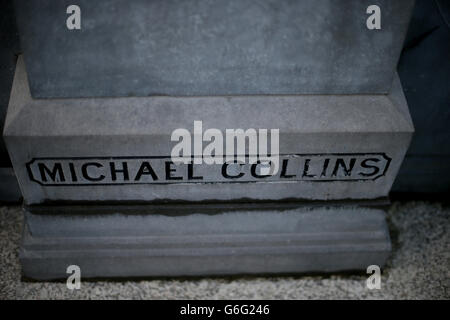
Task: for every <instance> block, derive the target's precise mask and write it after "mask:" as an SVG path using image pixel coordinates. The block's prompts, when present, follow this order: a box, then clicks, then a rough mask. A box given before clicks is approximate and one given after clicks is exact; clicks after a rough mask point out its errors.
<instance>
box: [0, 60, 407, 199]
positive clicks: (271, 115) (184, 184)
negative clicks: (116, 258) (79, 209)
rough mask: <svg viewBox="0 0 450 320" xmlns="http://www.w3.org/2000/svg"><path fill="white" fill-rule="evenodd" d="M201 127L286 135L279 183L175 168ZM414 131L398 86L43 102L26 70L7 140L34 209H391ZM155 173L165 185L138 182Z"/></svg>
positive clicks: (20, 75) (20, 70)
mask: <svg viewBox="0 0 450 320" xmlns="http://www.w3.org/2000/svg"><path fill="white" fill-rule="evenodd" d="M195 120H202V121H203V128H204V130H206V128H218V129H219V130H222V131H223V132H225V129H238V128H242V129H244V130H246V129H248V128H256V129H258V128H266V129H273V128H276V129H279V132H280V134H279V135H280V137H279V153H280V155H281V156H280V161H281V162H280V170H279V171H278V173H277V175H275V176H273V177H266V178H261V177H256V176H255V174H254V172H253V171H252V168H253V167H252V166H249V165H244V166H242V167H241V168H239V167H238V168H236V167H234V168H233V167H232V166H230V167H229V168H228V167H226V168H227V170H228V171H227V173H228V174H229V175H237V173H239V171H236V170H239V169H240V170H241V171H242V172H241V173H242V174H243V176H242V177H239V178H238V179H231V178H229V177H227V176H226V175H224V172H223V168H224V167H223V166H221V165H204V164H202V165H193V166H192V168H191V169H192V170H191V171H190V168H189V165H180V166H172V165H171V164H170V154H171V150H172V148H173V147H174V145H175V144H176V142H171V140H170V137H171V133H172V132H173V130H175V129H177V128H186V129H187V130H189V131H191V132H192V130H193V124H194V121H195ZM413 130H414V129H413V125H412V122H411V119H410V116H409V112H408V107H407V105H406V101H405V99H404V96H403V93H402V89H401V85H400V83H399V81H398V79H397V78H396V79H395V81H394V85H393V89H392V92H391V93H390V94H389V95H300V96H247V97H234V96H233V97H177V98H176V97H141V98H136V97H129V98H97V99H32V98H31V95H30V92H29V88H28V83H27V77H26V71H25V68H24V64H23V60H22V59H19V63H18V66H17V72H16V76H15V79H14V84H13V90H12V95H11V101H10V105H9V109H8V114H7V119H6V124H5V130H4V136H5V141H6V143H7V146H8V151H9V153H10V156H11V159H12V163H13V166H14V170H15V173H16V175H17V177H18V180H19V185H20V187H21V190H22V193H23V195H24V200H25V203H26V204H39V203H44V202H60V201H71V202H76V201H79V202H95V201H129V202H156V201H228V200H232V201H236V200H245V201H247V200H252V201H253V200H288V199H293V200H339V199H377V198H382V197H386V196H387V195H388V192H389V190H390V188H391V185H392V183H393V181H394V178H395V176H396V174H397V171H398V169H399V166H400V164H401V162H402V160H403V157H404V155H405V152H406V150H407V148H408V145H409V142H410V139H411V136H412V132H413ZM203 147H205V144H204V145H203ZM327 159H328V160H327ZM284 161H286V167H285V171H283V169H282V167H283V162H284ZM327 161H328V166H329V168H327V169H326V174H325V175H324V176H322V175H321V172H323V170H324V169H325V167H326V166H327V165H326V163H327ZM365 161H366V162H365ZM367 161H368V162H367ZM124 162H125V163H126V164H125V165H127V170H126V172H127V174H126V175H127V177H125V173H124V172H120V171H117V170H121V169H123V166H124ZM145 162H148V163H150V164H151V166H152V167H153V171H154V176H153V175H150V174H146V175H143V176H141V178H140V179H135V177H137V172H138V171H139V169H140V168H141V166H142V165H143V163H145ZM92 163H94V164H93V165H92ZM167 163H169V164H167ZM352 163H353V165H352ZM364 163H365V164H366V166H364ZM369 164H370V167H371V168H368V167H367V166H368V165H369ZM59 166H60V168H59ZM308 166H309V169H308V170H307V168H306V167H308ZM344 166H345V167H347V168H350V167H352V166H353V169H351V170H350V172H347V173H346V172H345V170H344ZM83 167H84V168H85V169H86V168H88V169H89V170H91V171H89V170H87V169H86V171H85V172H84V173H83ZM375 167H376V168H375ZM168 168H169V169H170V170H173V171H170V172H169V171H168ZM332 168H334V169H333V170H332ZM336 168H338V169H337V171H336V172H335V170H336ZM72 169H73V170H74V171H73V172H72ZM53 170H56V171H54V172H53V174H52V171H53ZM58 170H61V172H60V171H58ZM305 170H306V171H305ZM113 171H114V172H115V174H113ZM86 172H87V173H86ZM236 172H237V173H236ZM252 172H253V173H252ZM147 173H148V171H147ZM283 173H284V175H283ZM305 173H307V174H306V175H305ZM199 176H202V177H203V178H202V179H200V178H198V177H199ZM173 177H178V178H173ZM174 179H179V180H174ZM93 180H97V181H93Z"/></svg>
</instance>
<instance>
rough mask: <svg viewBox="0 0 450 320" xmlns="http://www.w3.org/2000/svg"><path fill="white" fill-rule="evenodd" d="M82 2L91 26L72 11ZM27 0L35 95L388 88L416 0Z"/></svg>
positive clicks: (20, 5) (23, 12)
mask: <svg viewBox="0 0 450 320" xmlns="http://www.w3.org/2000/svg"><path fill="white" fill-rule="evenodd" d="M72 4H77V5H78V6H79V7H80V9H81V29H80V30H69V29H68V28H67V27H66V19H67V18H68V14H66V8H67V7H68V6H69V5H72ZM372 4H374V1H371V0H353V1H334V0H302V1H292V0H258V1H253V0H252V1H250V0H231V1H230V0H228V1H221V0H213V1H211V0H194V1H183V0H169V1H146V0H133V1H128V0H127V1H126V0H107V1H106V0H102V1H100V0H97V1H89V0H78V1H76V3H73V1H69V0H63V1H60V0H20V1H17V6H16V11H17V21H18V27H19V31H20V36H21V42H22V47H23V50H24V53H25V59H26V62H27V66H28V68H29V69H28V70H29V78H30V86H31V93H32V96H33V97H35V98H46V97H105V96H106V97H108V96H149V95H175V96H182V95H189V96H192V95H194V96H199V95H201V96H211V95H249V94H250V95H255V94H278V95H280V94H304V93H308V94H312V93H313V94H342V93H344V94H349V93H352V94H353V93H387V92H388V91H389V89H390V86H391V84H392V78H393V75H394V71H395V66H396V64H397V61H398V57H399V55H400V51H401V48H402V45H403V40H404V37H405V34H406V30H407V28H408V23H409V18H410V15H411V11H412V8H413V4H414V1H413V0H395V1H391V0H378V1H376V3H375V4H377V5H378V6H379V7H380V9H381V29H380V30H369V29H368V28H367V27H366V20H367V18H368V17H369V15H368V14H367V13H366V10H367V8H368V6H370V5H372Z"/></svg>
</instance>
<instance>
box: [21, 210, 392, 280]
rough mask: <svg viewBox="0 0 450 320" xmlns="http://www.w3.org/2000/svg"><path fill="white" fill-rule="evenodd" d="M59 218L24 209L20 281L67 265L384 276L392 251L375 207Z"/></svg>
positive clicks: (128, 272)
mask: <svg viewBox="0 0 450 320" xmlns="http://www.w3.org/2000/svg"><path fill="white" fill-rule="evenodd" d="M202 207H203V205H199V206H198V208H199V209H200V210H201V209H202ZM129 209H131V210H132V209H133V207H131V208H129ZM30 210H32V208H31V209H30ZM55 210H56V211H58V209H57V208H56V209H55V207H53V209H52V213H54V212H55ZM60 210H61V212H60V213H59V214H35V213H33V212H30V211H28V209H26V214H25V233H24V238H23V245H22V248H21V252H20V260H21V263H22V271H23V274H24V275H25V276H26V277H29V278H34V279H39V280H47V279H58V278H66V277H67V276H68V275H67V274H66V269H67V267H68V266H69V265H78V266H79V267H80V269H81V276H82V277H83V278H92V277H95V278H99V277H144V276H194V275H203V276H204V275H226V274H259V273H297V272H335V271H344V270H366V268H367V267H368V266H369V265H372V264H375V265H379V266H380V267H382V266H383V265H384V263H385V262H386V259H387V257H388V255H389V252H390V250H391V245H390V239H389V233H388V229H387V225H386V221H385V214H384V211H382V210H379V209H373V208H363V207H359V208H356V207H345V206H344V207H342V206H341V207H339V208H337V207H327V208H325V207H316V208H311V207H299V208H297V209H292V210H284V211H280V210H264V206H261V207H260V208H259V210H252V211H248V210H242V209H239V208H238V209H235V210H233V211H227V210H225V211H222V212H218V213H215V214H202V213H197V211H196V209H195V208H189V209H185V211H186V213H188V214H187V215H173V216H170V215H161V214H123V213H121V212H120V211H118V210H117V209H114V207H112V208H111V210H110V211H109V213H105V214H101V215H98V214H97V215H92V214H81V215H80V214H71V210H70V209H68V208H67V207H64V208H62V209H60Z"/></svg>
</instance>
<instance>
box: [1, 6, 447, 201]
mask: <svg viewBox="0 0 450 320" xmlns="http://www.w3.org/2000/svg"><path fill="white" fill-rule="evenodd" d="M0 12H2V14H1V15H0V129H1V132H3V124H4V121H5V115H6V109H7V106H8V100H9V94H10V90H11V84H12V78H13V74H14V67H15V63H16V59H17V55H18V54H19V53H20V51H21V50H20V45H19V39H18V33H17V29H16V26H15V18H14V9H13V5H12V0H4V1H2V4H1V9H0ZM449 21H450V1H447V0H434V1H430V0H417V1H416V7H415V9H414V13H413V17H412V20H411V23H410V27H409V31H408V35H407V38H406V41H405V45H404V49H403V52H402V55H401V58H400V62H399V65H398V72H399V74H400V78H401V82H402V85H403V89H404V91H405V95H406V98H407V101H408V105H409V108H410V111H411V116H412V118H413V122H414V125H415V128H416V133H415V135H414V139H413V141H412V144H411V147H410V149H409V151H408V154H407V156H406V159H405V161H404V163H403V165H402V168H401V170H400V173H399V175H398V177H397V180H396V182H395V184H394V187H393V191H394V192H408V193H422V194H423V193H439V194H443V193H446V192H449V191H450V27H449ZM10 165H11V164H10V161H9V157H8V154H7V151H6V148H5V144H4V142H3V139H2V138H0V169H1V168H5V167H10ZM0 184H2V181H0ZM3 187H6V188H7V189H8V186H3ZM2 189H3V188H0V192H1V191H2ZM0 198H1V197H0Z"/></svg>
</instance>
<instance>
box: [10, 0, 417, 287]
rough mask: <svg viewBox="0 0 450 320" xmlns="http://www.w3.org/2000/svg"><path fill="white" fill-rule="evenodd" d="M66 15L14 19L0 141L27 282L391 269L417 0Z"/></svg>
mask: <svg viewBox="0 0 450 320" xmlns="http://www.w3.org/2000/svg"><path fill="white" fill-rule="evenodd" d="M69 5H73V3H69V2H67V3H66V2H64V1H50V0H47V1H18V4H17V7H16V11H17V15H18V23H19V30H20V34H21V41H22V45H23V48H24V58H25V59H23V58H22V57H20V58H19V61H18V64H17V68H16V74H15V79H14V83H13V89H12V93H11V99H10V104H9V108H8V114H7V118H6V122H5V129H4V137H5V141H6V143H7V147H8V151H9V153H10V157H11V160H12V163H13V165H14V170H15V173H16V175H17V178H18V181H19V184H20V188H21V191H22V193H23V196H24V212H25V227H24V228H25V230H24V237H23V244H22V248H21V252H20V259H21V261H22V266H23V272H24V275H25V276H28V277H31V278H35V279H55V278H63V277H65V276H66V269H67V267H68V266H69V265H78V266H79V267H80V268H81V270H82V275H83V276H84V277H113V276H120V277H124V276H174V275H208V274H240V273H286V272H289V273H292V272H333V271H342V270H365V269H366V268H367V267H368V266H369V265H372V264H376V265H379V266H383V265H384V263H385V261H386V259H387V257H388V254H389V252H390V240H389V233H388V230H387V226H386V221H385V216H384V211H383V210H382V206H383V205H385V204H386V203H388V193H389V190H390V188H391V186H392V183H393V181H394V179H395V177H396V174H397V172H398V170H399V167H400V164H401V162H402V160H403V157H404V155H405V153H406V150H407V148H408V145H409V142H410V140H411V136H412V133H413V125H412V122H411V118H410V116H409V111H408V107H407V104H406V101H405V98H404V96H403V92H402V88H401V85H400V82H399V80H398V78H397V76H396V74H395V65H396V62H397V59H398V55H399V53H400V49H401V47H402V41H403V38H404V35H405V32H406V29H407V25H408V20H409V16H410V13H411V10H412V6H413V2H412V1H409V0H403V1H395V2H394V1H379V2H378V6H377V8H378V9H376V8H375V9H373V8H372V9H373V10H374V11H371V10H372V9H370V8H369V7H370V6H371V3H369V2H367V3H366V1H347V2H339V3H338V2H334V1H327V0H321V1H314V2H313V1H295V2H292V1H284V0H283V1H272V0H261V1H256V2H255V1H251V2H250V1H202V0H198V1H192V2H190V1H189V2H186V1H176V0H173V1H165V2H147V1H128V2H125V1H119V0H114V1H95V2H92V1H90V2H88V1H78V3H77V6H78V9H79V12H81V20H80V29H77V28H75V29H70V28H68V27H67V26H66V18H67V17H69V16H70V14H73V12H75V13H76V10H75V11H70V10H67V11H68V12H69V14H67V13H66V8H67V7H68V6H69ZM372 7H373V6H372ZM377 10H380V12H381V19H382V20H381V29H378V28H369V27H370V25H369V22H368V21H367V20H368V19H369V18H370V16H371V14H372V13H373V14H375V15H376V11H377ZM36 12H39V14H36ZM69 18H70V17H69ZM61 19H62V20H61ZM38 44H39V47H38V46H37V45H38ZM239 129H241V130H239ZM228 133H232V134H234V135H231V136H229V135H228ZM213 142H214V144H213ZM255 142H256V143H255ZM273 142H275V143H273ZM230 143H231V144H230ZM229 144H230V145H231V146H232V148H231V149H228V145H229ZM181 145H182V146H188V147H186V148H184V147H183V148H181V149H182V150H183V151H186V150H187V149H189V150H188V151H192V153H190V154H189V156H188V157H183V158H182V159H181V160H182V162H183V163H179V162H180V161H176V159H175V158H174V156H175V155H176V153H175V152H174V150H175V149H176V150H178V149H177V148H179V147H180V146H181ZM212 145H214V146H215V149H214V150H215V152H214V153H208V152H207V150H210V149H211V146H212ZM242 147H243V149H242ZM230 150H231V152H230ZM219 151H220V152H219ZM183 155H185V154H183ZM230 155H231V156H232V157H234V158H233V159H231V160H230V159H229V158H227V156H230ZM264 156H266V157H264ZM258 157H259V158H258ZM252 159H253V160H255V159H256V161H252ZM209 160H214V161H209ZM220 160H222V161H220ZM208 161H209V162H208Z"/></svg>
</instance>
